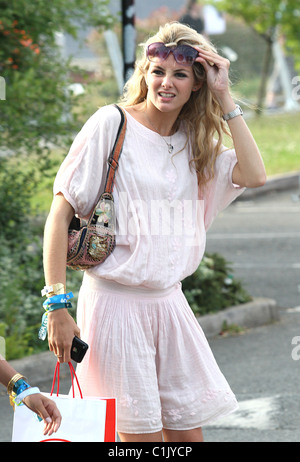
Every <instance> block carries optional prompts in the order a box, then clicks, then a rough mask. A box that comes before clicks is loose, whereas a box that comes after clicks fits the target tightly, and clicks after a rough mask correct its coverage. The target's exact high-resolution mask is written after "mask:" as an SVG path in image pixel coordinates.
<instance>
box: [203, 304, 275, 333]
mask: <svg viewBox="0 0 300 462" xmlns="http://www.w3.org/2000/svg"><path fill="white" fill-rule="evenodd" d="M197 320H198V322H199V324H200V326H201V327H202V329H203V332H204V334H205V336H206V337H207V338H211V337H215V336H217V335H220V333H221V332H222V330H223V328H224V323H226V324H227V325H228V326H229V327H230V325H233V324H234V325H237V326H239V327H243V328H246V329H250V328H253V327H259V326H263V325H266V324H271V323H273V322H277V321H279V320H280V316H279V307H278V306H277V303H276V301H275V300H272V299H269V298H255V299H253V301H252V302H248V303H244V304H242V305H237V306H232V307H230V308H227V309H225V310H222V311H220V312H218V313H214V314H209V315H206V316H200V317H197Z"/></svg>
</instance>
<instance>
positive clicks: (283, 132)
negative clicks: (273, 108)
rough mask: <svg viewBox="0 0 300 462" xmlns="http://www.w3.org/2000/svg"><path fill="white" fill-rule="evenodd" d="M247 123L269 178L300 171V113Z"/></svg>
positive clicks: (267, 117) (253, 120) (258, 119)
mask: <svg viewBox="0 0 300 462" xmlns="http://www.w3.org/2000/svg"><path fill="white" fill-rule="evenodd" d="M247 123H248V126H249V128H250V130H251V132H252V134H253V136H254V138H255V140H256V142H257V145H258V146H259V149H260V151H261V154H262V156H263V159H264V162H265V166H266V171H267V175H268V176H270V175H277V174H280V173H287V172H292V171H300V147H299V146H300V130H299V129H297V127H299V126H300V112H296V113H290V114H280V115H278V114H277V115H264V116H260V117H254V118H252V119H251V120H249V121H248V122H247Z"/></svg>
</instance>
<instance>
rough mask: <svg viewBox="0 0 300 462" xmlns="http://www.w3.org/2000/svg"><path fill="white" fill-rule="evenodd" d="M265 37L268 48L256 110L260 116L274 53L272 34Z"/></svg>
mask: <svg viewBox="0 0 300 462" xmlns="http://www.w3.org/2000/svg"><path fill="white" fill-rule="evenodd" d="M265 39H266V41H267V48H266V52H265V57H264V62H263V68H262V74H261V81H260V87H259V92H258V98H257V106H256V111H255V112H256V114H257V115H258V116H259V115H261V113H262V110H263V108H264V102H265V97H266V89H267V82H268V77H269V69H270V64H271V59H272V53H273V51H272V49H273V38H272V36H268V37H265Z"/></svg>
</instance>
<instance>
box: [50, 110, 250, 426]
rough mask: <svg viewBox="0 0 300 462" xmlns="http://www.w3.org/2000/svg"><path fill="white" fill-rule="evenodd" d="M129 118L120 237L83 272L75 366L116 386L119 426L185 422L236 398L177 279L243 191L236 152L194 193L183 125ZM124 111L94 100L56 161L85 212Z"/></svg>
mask: <svg viewBox="0 0 300 462" xmlns="http://www.w3.org/2000/svg"><path fill="white" fill-rule="evenodd" d="M127 121H128V126H127V132H126V137H125V142H124V147H123V152H122V156H121V160H120V166H119V169H118V172H117V175H116V183H115V188H114V199H115V204H116V209H117V246H116V249H115V250H114V252H113V254H112V255H111V256H109V257H108V259H107V260H106V261H105V262H104V263H103V264H101V265H99V266H97V267H95V268H94V269H91V270H89V271H86V272H85V275H84V279H83V285H82V287H81V290H80V294H79V300H78V314H77V322H78V324H79V327H80V329H81V337H82V339H83V340H85V341H86V342H87V343H88V344H89V345H90V348H89V350H88V354H87V356H86V358H85V359H84V361H83V362H82V363H81V364H80V365H79V366H78V367H77V373H78V376H79V381H80V383H81V386H82V389H83V393H84V394H85V395H90V396H113V397H117V400H118V410H117V414H118V431H120V432H125V433H152V432H156V431H159V430H161V428H162V427H164V428H167V429H174V430H187V429H192V428H196V427H200V426H203V425H204V424H206V423H208V422H211V421H213V420H214V419H215V418H217V417H220V416H224V415H226V414H228V413H230V412H232V411H234V410H235V409H236V408H237V401H236V399H235V396H234V394H233V392H232V391H231V389H230V387H229V385H228V383H227V381H226V379H225V378H224V376H223V374H222V373H221V371H220V370H219V368H218V365H217V364H216V361H215V359H214V357H213V354H212V352H211V349H210V347H209V345H208V343H207V340H206V338H205V336H204V334H203V331H202V329H201V327H200V325H199V323H198V322H197V320H196V318H195V316H194V314H193V313H192V311H191V309H190V307H189V306H188V303H187V301H186V299H185V297H184V295H183V293H182V290H181V284H180V281H182V280H183V279H184V278H185V277H187V276H188V275H190V274H192V273H193V272H194V271H195V270H196V269H197V267H198V265H199V264H200V261H201V259H202V257H203V254H204V250H205V242H206V230H207V229H208V228H209V226H210V225H211V223H212V221H213V219H214V218H215V217H216V215H217V214H218V212H220V211H221V210H223V209H224V208H225V207H226V206H227V205H229V204H230V203H231V202H232V201H233V200H234V199H235V198H236V197H237V196H238V195H239V194H241V192H242V191H243V189H241V188H238V187H236V186H235V185H233V184H232V170H233V167H234V166H235V164H236V162H237V159H236V155H235V152H234V151H233V150H224V152H223V153H222V154H221V155H220V156H219V157H218V160H217V162H216V175H215V178H214V179H213V180H212V181H211V182H210V183H209V184H208V186H207V188H206V191H205V194H204V196H203V197H201V198H200V197H199V192H198V185H197V178H196V174H195V172H194V171H193V169H191V168H190V166H189V158H190V152H189V146H186V135H185V133H184V130H183V129H182V130H179V131H178V132H177V133H176V134H175V135H173V136H172V138H171V140H170V138H169V137H166V138H165V140H164V139H163V138H162V137H161V136H160V135H159V134H157V133H155V132H154V131H152V130H149V129H148V128H146V127H144V126H143V125H141V124H140V123H139V122H137V121H136V120H135V119H134V118H133V117H132V116H131V115H130V114H128V113H127ZM119 122H120V115H119V113H118V111H117V109H116V108H115V107H113V106H106V107H103V108H101V109H99V110H98V111H97V112H96V113H95V114H94V115H93V116H92V117H91V118H90V119H89V120H88V122H87V123H86V124H85V125H84V127H83V128H82V130H81V132H80V133H79V134H78V135H77V137H76V139H75V140H74V143H73V145H72V147H71V149H70V152H69V154H68V156H67V157H66V159H65V160H64V162H63V164H62V166H61V168H60V170H59V172H58V175H57V178H56V180H55V184H54V194H57V193H58V192H62V193H63V194H64V196H65V198H66V199H67V200H68V201H69V202H70V204H71V205H72V206H73V208H74V210H75V212H76V213H77V214H78V215H79V216H81V217H85V216H87V215H88V214H89V212H90V211H91V209H92V208H93V206H94V204H95V203H96V202H97V198H98V195H99V192H100V191H101V190H102V188H103V185H104V179H105V174H106V169H107V167H106V164H107V158H108V155H109V154H110V152H111V149H112V146H113V144H114V140H115V137H116V133H117V129H118V126H119ZM165 141H167V142H168V143H169V142H171V143H172V145H173V146H174V151H173V154H174V153H175V155H173V154H169V152H168V149H167V145H166V142H165Z"/></svg>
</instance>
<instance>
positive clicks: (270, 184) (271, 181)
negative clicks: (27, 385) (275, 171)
mask: <svg viewBox="0 0 300 462" xmlns="http://www.w3.org/2000/svg"><path fill="white" fill-rule="evenodd" d="M294 188H296V189H299V193H300V171H297V172H290V173H285V174H280V175H274V176H271V177H269V178H268V179H267V181H266V184H264V186H259V187H258V188H251V189H246V191H245V192H244V193H243V194H242V195H241V196H239V197H238V198H237V199H236V200H239V201H243V200H249V199H252V198H253V197H257V196H261V195H263V194H266V193H270V192H272V191H284V190H287V191H288V190H290V189H294Z"/></svg>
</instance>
